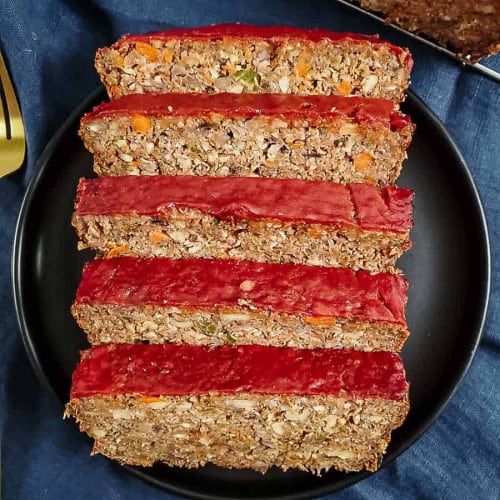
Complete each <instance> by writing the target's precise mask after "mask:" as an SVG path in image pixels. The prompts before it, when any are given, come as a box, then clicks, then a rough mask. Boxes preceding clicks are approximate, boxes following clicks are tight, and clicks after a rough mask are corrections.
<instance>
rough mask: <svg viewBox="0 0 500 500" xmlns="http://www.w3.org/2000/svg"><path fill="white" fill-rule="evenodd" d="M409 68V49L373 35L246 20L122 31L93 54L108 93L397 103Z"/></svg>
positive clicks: (404, 88)
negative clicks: (283, 95) (247, 22)
mask: <svg viewBox="0 0 500 500" xmlns="http://www.w3.org/2000/svg"><path fill="white" fill-rule="evenodd" d="M412 66H413V60H412V57H411V55H410V53H409V51H408V49H405V48H402V47H398V46H395V45H392V44H390V43H388V42H385V41H382V40H380V39H379V38H378V36H366V35H358V34H353V33H334V32H331V31H328V30H320V29H301V28H292V27H288V26H250V25H245V24H222V25H215V26H206V27H202V28H191V29H173V30H167V31H158V32H152V33H147V34H145V35H125V36H123V37H121V38H120V39H119V40H118V41H117V42H116V43H114V44H113V45H112V46H110V47H104V48H102V49H100V50H98V51H97V54H96V58H95V67H96V69H97V72H98V73H99V76H100V78H101V80H102V82H103V84H104V85H105V87H106V89H107V92H108V94H109V96H110V97H111V98H114V97H119V96H121V95H125V94H142V93H148V92H197V93H218V92H231V93H248V92H250V93H261V92H263V93H268V92H271V93H291V94H337V95H344V96H347V95H358V96H366V97H380V98H387V99H393V100H396V101H401V100H403V98H404V91H405V90H406V88H407V87H408V85H409V77H410V71H411V68H412Z"/></svg>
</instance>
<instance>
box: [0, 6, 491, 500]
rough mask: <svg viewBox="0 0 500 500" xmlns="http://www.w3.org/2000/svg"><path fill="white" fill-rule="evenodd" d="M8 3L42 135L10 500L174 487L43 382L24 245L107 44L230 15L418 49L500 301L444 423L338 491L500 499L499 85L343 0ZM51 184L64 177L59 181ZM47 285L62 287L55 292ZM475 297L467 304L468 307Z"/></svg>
mask: <svg viewBox="0 0 500 500" xmlns="http://www.w3.org/2000/svg"><path fill="white" fill-rule="evenodd" d="M0 14H1V15H0V34H1V35H0V39H1V44H2V49H3V51H4V55H5V57H6V59H7V61H8V65H9V67H10V70H11V74H12V77H13V80H14V82H15V84H16V88H17V92H18V96H19V99H20V103H21V107H22V110H23V115H24V119H25V126H26V131H27V138H28V156H27V163H26V165H25V167H24V168H23V169H22V170H21V171H20V172H19V173H17V174H15V175H14V176H12V177H10V178H7V179H3V180H0V245H1V248H2V250H3V252H2V253H1V254H0V305H1V307H2V313H3V314H2V320H1V321H0V325H1V328H0V339H1V341H2V349H1V351H0V419H1V420H0V424H1V431H2V482H3V485H2V486H3V488H2V493H3V495H4V497H5V498H6V499H11V498H12V499H14V498H16V499H17V498H19V499H32V498H49V499H52V498H78V499H79V498H82V499H83V498H116V499H126V498H127V499H128V498H131V499H132V498H140V497H148V498H165V497H166V496H167V495H166V494H165V493H163V492H161V491H159V490H156V489H155V488H153V487H152V486H149V485H147V484H145V483H143V482H142V481H140V480H139V479H137V478H135V477H133V476H131V475H129V474H128V473H126V471H124V470H123V469H122V468H121V467H119V466H117V465H115V464H112V463H111V462H109V461H107V460H106V459H104V458H102V457H99V456H98V457H93V458H92V457H89V454H88V452H89V444H88V441H87V440H85V439H82V436H80V434H79V433H78V431H77V430H76V427H75V426H74V425H72V424H70V423H68V422H63V421H62V419H61V408H60V407H59V406H58V404H57V403H56V401H55V399H54V398H53V397H52V396H51V394H50V393H49V392H48V391H47V390H46V389H45V388H43V387H41V386H40V385H39V383H38V381H37V379H36V377H35V375H34V373H33V371H32V369H31V367H30V365H29V363H28V360H27V357H26V355H25V353H24V351H23V347H22V342H21V339H20V335H19V333H18V329H17V324H16V320H15V314H14V309H13V299H12V293H11V286H10V249H11V245H12V240H13V235H14V226H15V220H16V218H17V214H18V211H19V207H20V203H21V199H22V196H23V194H24V191H25V189H26V187H27V184H28V182H29V180H30V178H31V177H32V175H33V174H34V171H35V162H36V159H37V158H38V156H39V155H40V153H41V151H42V149H43V147H44V146H45V145H46V143H47V142H48V140H49V139H50V138H51V136H52V135H53V134H54V133H55V132H56V130H57V129H58V127H59V126H60V125H61V124H62V122H63V121H64V119H65V118H66V117H67V116H68V115H69V114H70V113H71V112H72V111H73V110H74V109H75V108H76V107H77V106H78V105H79V104H80V103H81V102H82V100H83V99H84V98H85V97H86V96H87V95H88V94H89V92H91V91H92V90H93V89H94V88H95V87H96V86H97V84H98V80H97V77H96V75H95V72H94V71H93V67H92V60H93V55H94V52H95V49H96V48H97V47H99V46H102V45H104V44H109V43H111V42H112V41H114V40H115V39H116V38H118V37H119V36H120V35H121V34H122V33H125V32H144V31H148V30H153V29H161V28H165V27H172V26H194V25H202V24H210V23H214V22H230V21H241V22H250V23H256V24H293V25H297V26H305V27H308V26H311V27H312V26H314V27H325V28H330V29H334V30H339V31H360V32H365V33H380V34H381V35H382V36H383V37H385V38H388V39H389V40H392V41H395V42H396V43H401V44H403V45H407V46H409V47H410V49H411V50H412V52H413V55H414V58H415V69H414V71H413V76H412V88H413V90H414V91H415V92H416V93H417V94H418V95H419V96H420V97H422V98H423V99H424V101H425V102H426V103H427V104H428V105H429V106H430V107H431V109H432V110H433V111H434V112H435V113H436V114H437V115H438V116H439V118H440V119H441V120H442V121H443V122H444V124H445V125H446V127H447V128H448V130H449V131H450V133H451V135H452V137H453V138H454V140H455V141H456V142H457V144H458V146H459V148H460V149H461V152H462V154H463V155H464V157H465V159H466V161H467V162H468V164H469V166H470V169H471V172H472V174H473V177H474V179H475V181H476V183H477V185H478V188H479V191H480V194H481V196H482V198H483V202H484V205H485V209H486V215H487V218H488V222H489V226H490V237H491V246H492V257H493V263H494V264H493V275H492V277H493V281H492V295H491V304H490V310H489V314H488V317H487V321H486V327H485V332H484V336H483V340H482V342H481V344H480V348H479V350H478V353H477V356H476V358H475V361H474V363H473V365H472V367H471V370H470V371H469V373H468V375H467V377H466V379H465V380H464V382H463V383H462V385H461V386H460V388H459V389H458V391H457V393H456V395H455V397H454V398H453V400H452V401H451V403H450V405H449V406H448V408H447V409H446V410H445V412H444V413H443V414H442V415H441V417H440V418H439V419H438V421H437V422H436V423H435V424H434V425H433V426H432V428H431V429H430V430H429V431H428V432H427V433H426V434H425V435H424V436H423V437H422V438H421V439H420V440H419V441H418V442H417V443H416V444H415V445H414V446H413V447H412V448H411V449H409V450H408V451H407V452H405V453H404V454H403V455H402V456H401V457H399V458H398V459H397V460H396V461H395V462H393V463H392V464H390V465H389V466H388V467H387V468H384V469H383V470H381V471H380V472H379V473H377V474H375V475H373V476H372V477H370V478H369V479H366V480H364V481H363V482H361V483H358V484H357V485H355V486H353V487H351V488H349V489H347V490H344V491H343V492H341V493H340V494H338V497H340V498H487V499H489V498H499V477H500V469H499V463H500V453H499V448H498V430H499V428H500V425H499V424H500V417H499V406H500V405H499V402H500V395H499V378H500V377H499V373H498V360H499V355H498V353H499V344H500V332H499V325H500V313H499V302H500V296H499V287H500V271H499V268H498V263H497V261H498V252H499V250H500V234H499V211H500V206H499V194H500V187H499V183H500V165H499V156H500V124H499V118H498V117H499V115H500V87H499V86H498V84H494V83H493V82H491V81H489V80H487V79H485V78H483V77H480V76H479V75H477V74H475V73H473V72H471V71H469V70H466V69H463V68H461V67H460V66H458V65H457V64H456V63H454V62H453V61H450V60H448V59H447V58H445V57H444V56H443V55H440V54H437V53H435V52H433V51H432V49H430V48H428V47H424V46H422V45H420V44H418V43H417V42H413V41H411V40H410V39H408V38H406V37H404V36H403V35H400V34H396V33H394V32H392V31H391V30H390V29H389V28H386V27H384V26H382V25H380V24H377V23H375V22H374V21H370V20H367V19H364V18H363V17H361V16H359V15H358V14H353V13H351V12H350V11H348V10H347V9H346V8H345V7H340V6H337V5H336V4H335V3H334V2H333V1H312V2H307V3H306V2H298V1H288V2H284V1H283V2H263V1H255V2H228V1H220V2H216V3H210V2H203V1H195V2H179V1H177V2H159V1H152V0H151V1H143V2H137V1H135V2H130V1H128V0H125V1H122V2H119V1H115V2H110V1H108V2H104V1H101V2H86V3H85V4H84V3H80V2H76V1H71V0H67V1H54V0H51V1H47V2H43V3H40V4H39V3H38V2H35V1H32V2H19V1H18V2H15V1H13V0H12V1H8V0H7V1H5V0H0ZM488 64H490V65H491V66H492V67H495V68H496V69H497V70H499V69H500V58H499V57H496V58H490V60H489V61H488ZM433 147H439V145H434V146H433ZM403 179H404V178H403ZM450 182H452V180H450ZM47 189H48V190H51V189H54V188H53V187H51V186H50V185H49V186H47ZM429 217H432V214H429ZM456 271H457V273H460V272H461V270H460V269H457V270H456ZM437 272H438V271H437ZM436 286H439V281H438V280H436ZM46 293H47V296H48V297H49V298H50V296H51V290H50V289H47V290H46ZM423 293H425V292H423ZM49 300H50V299H49ZM464 308H465V309H466V310H467V304H465V305H464ZM444 314H446V311H445V312H444ZM457 340H458V339H457ZM423 362H424V363H425V361H423ZM427 368H428V370H432V371H435V372H438V373H439V371H440V370H441V368H442V367H441V366H439V362H437V363H429V365H428V366H427Z"/></svg>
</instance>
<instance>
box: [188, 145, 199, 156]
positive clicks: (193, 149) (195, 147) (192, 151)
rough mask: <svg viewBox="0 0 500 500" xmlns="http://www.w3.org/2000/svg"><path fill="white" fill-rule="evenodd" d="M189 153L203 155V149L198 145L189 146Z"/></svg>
mask: <svg viewBox="0 0 500 500" xmlns="http://www.w3.org/2000/svg"><path fill="white" fill-rule="evenodd" d="M189 151H191V153H194V154H197V155H199V154H201V149H200V148H199V147H198V146H197V145H196V144H193V145H192V146H189Z"/></svg>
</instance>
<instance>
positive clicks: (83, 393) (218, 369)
mask: <svg viewBox="0 0 500 500" xmlns="http://www.w3.org/2000/svg"><path fill="white" fill-rule="evenodd" d="M70 397H71V399H70V402H69V403H68V404H67V406H66V413H65V414H66V416H73V417H74V418H75V419H76V420H77V422H78V423H79V424H80V429H81V430H82V431H83V432H86V433H87V434H88V435H89V436H90V437H91V438H92V439H93V440H94V448H93V451H92V453H93V454H95V453H102V454H104V455H106V456H108V457H110V458H112V459H114V460H117V461H119V462H121V463H124V464H132V465H141V466H150V465H152V464H153V463H155V462H164V463H166V464H167V465H170V466H181V467H190V468H191V467H200V466H202V465H205V464H206V463H208V462H212V463H214V464H216V465H220V466H223V467H228V468H251V469H256V470H258V471H261V472H265V471H266V470H267V469H269V468H270V467H272V466H277V467H279V468H281V469H283V470H287V469H289V468H298V469H302V470H307V471H311V472H313V473H315V474H320V473H321V472H322V471H327V470H329V469H330V468H332V467H334V468H336V469H339V470H343V471H352V470H362V469H368V470H372V471H374V470H376V469H377V467H378V465H379V463H380V460H381V457H382V455H383V454H384V452H385V450H386V448H387V445H388V443H389V440H390V434H391V432H392V430H394V429H395V428H397V427H399V426H400V425H401V423H402V422H403V420H404V418H405V417H406V414H407V413H408V408H409V405H408V384H407V382H406V380H405V373H404V369H403V366H402V362H401V358H400V357H399V356H398V355H397V354H394V353H387V352H374V353H363V352H357V351H338V350H331V349H316V350H296V349H291V348H273V347H262V346H221V347H218V348H206V347H200V346H188V345H155V346H145V345H126V344H121V345H111V346H99V347H94V348H92V349H90V350H88V351H84V352H82V357H81V361H80V364H79V365H78V367H77V368H76V370H75V372H74V374H73V383H72V388H71V396H70Z"/></svg>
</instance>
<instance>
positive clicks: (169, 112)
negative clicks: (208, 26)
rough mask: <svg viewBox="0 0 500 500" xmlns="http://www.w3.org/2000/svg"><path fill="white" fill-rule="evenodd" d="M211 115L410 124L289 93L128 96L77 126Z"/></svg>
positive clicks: (346, 101) (372, 106) (375, 102)
mask: <svg viewBox="0 0 500 500" xmlns="http://www.w3.org/2000/svg"><path fill="white" fill-rule="evenodd" d="M128 114H142V115H147V116H210V115H212V114H218V115H223V116H230V117H240V118H252V117H255V116H270V117H271V118H282V119H285V120H292V119H302V120H307V121H309V122H311V123H318V122H321V121H324V120H333V119H336V118H343V119H351V120H354V121H355V122H357V123H377V124H381V125H383V126H385V127H387V128H389V127H390V128H391V129H392V130H400V129H401V128H403V127H406V126H408V125H410V124H411V119H410V117H409V116H407V115H404V114H403V113H400V112H398V111H394V103H393V102H392V101H389V100H386V99H368V98H364V97H340V96H322V95H313V96H299V95H293V94H229V93H221V94H183V93H167V94H154V93H152V94H130V95H126V96H123V97H120V98H118V99H113V100H112V101H111V102H104V103H102V104H100V105H99V106H96V107H95V108H94V109H93V111H92V112H91V113H87V114H86V115H85V116H84V117H83V118H82V125H84V124H85V123H88V122H90V121H92V120H96V119H99V118H102V117H104V116H109V115H128Z"/></svg>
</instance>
